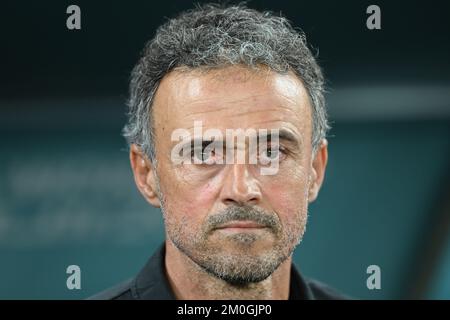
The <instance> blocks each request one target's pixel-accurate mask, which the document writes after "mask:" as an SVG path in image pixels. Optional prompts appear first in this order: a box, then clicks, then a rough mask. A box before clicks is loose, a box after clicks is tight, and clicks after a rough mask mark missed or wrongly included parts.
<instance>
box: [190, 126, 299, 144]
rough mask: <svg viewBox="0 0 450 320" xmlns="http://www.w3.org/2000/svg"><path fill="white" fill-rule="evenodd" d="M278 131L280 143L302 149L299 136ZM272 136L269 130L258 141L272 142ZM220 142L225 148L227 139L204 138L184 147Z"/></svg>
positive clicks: (284, 130) (281, 130)
mask: <svg viewBox="0 0 450 320" xmlns="http://www.w3.org/2000/svg"><path fill="white" fill-rule="evenodd" d="M272 130H273V129H272ZM278 130H279V131H278V138H279V140H280V141H284V142H287V143H289V144H291V146H292V147H296V148H300V147H301V145H302V141H301V140H300V139H298V138H297V135H295V134H294V133H292V132H291V131H290V130H286V129H284V128H281V129H278ZM271 134H272V132H271V129H267V133H265V134H261V133H259V134H258V135H257V139H258V141H260V139H262V138H265V139H266V141H269V142H270V140H271V139H270V138H271ZM220 142H221V143H222V145H223V146H225V145H226V138H225V139H222V140H218V139H203V138H202V137H198V138H192V139H191V140H190V141H187V142H186V143H184V144H183V146H188V145H191V147H193V146H194V145H195V143H197V144H198V145H200V146H202V147H203V148H204V147H206V146H208V145H209V144H211V143H220Z"/></svg>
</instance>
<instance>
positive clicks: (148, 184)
mask: <svg viewBox="0 0 450 320" xmlns="http://www.w3.org/2000/svg"><path fill="white" fill-rule="evenodd" d="M130 163H131V169H132V170H133V175H134V182H135V183H136V186H137V188H138V189H139V191H140V192H141V194H142V195H143V196H144V198H145V199H146V200H147V201H148V202H149V203H150V204H151V205H152V206H154V207H157V208H159V207H160V206H161V203H160V202H159V198H158V189H157V184H156V177H155V175H156V173H155V172H154V169H153V166H152V163H151V161H150V160H149V159H148V157H147V156H146V155H145V154H144V153H143V152H142V150H141V148H139V147H138V146H137V145H135V144H132V145H131V148H130Z"/></svg>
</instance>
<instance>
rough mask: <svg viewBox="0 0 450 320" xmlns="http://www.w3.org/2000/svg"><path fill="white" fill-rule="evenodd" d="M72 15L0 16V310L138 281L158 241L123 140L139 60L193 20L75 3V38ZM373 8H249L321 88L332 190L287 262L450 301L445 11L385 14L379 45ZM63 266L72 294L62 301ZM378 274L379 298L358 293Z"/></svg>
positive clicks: (266, 4) (28, 7) (155, 216)
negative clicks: (159, 31)
mask: <svg viewBox="0 0 450 320" xmlns="http://www.w3.org/2000/svg"><path fill="white" fill-rule="evenodd" d="M406 3H407V5H406ZM69 4H71V3H69V2H64V1H62V2H61V3H59V4H57V5H56V4H53V3H50V2H48V3H45V2H39V4H38V3H31V4H21V3H20V2H6V3H5V4H4V5H3V6H4V8H5V12H8V13H9V14H8V17H5V18H4V19H2V22H1V23H2V24H5V27H3V26H2V28H0V30H2V32H5V31H6V30H13V31H11V32H7V33H5V34H4V35H2V39H4V42H3V44H2V46H4V50H3V51H2V53H1V54H2V60H3V61H6V62H7V63H6V64H5V67H4V69H3V72H1V83H0V84H1V88H2V91H0V92H1V96H0V97H1V100H0V299H81V298H85V297H88V296H90V295H92V294H94V293H96V292H98V291H100V290H103V289H105V288H107V287H109V286H112V285H114V284H116V283H118V282H120V281H122V280H125V279H127V278H130V277H132V276H134V275H135V274H136V273H137V272H138V271H139V270H140V268H141V267H142V266H143V265H144V263H145V261H146V260H147V259H148V257H149V256H150V255H151V254H152V253H153V251H154V250H155V249H156V248H157V246H159V245H160V243H161V242H162V241H163V239H164V227H163V223H162V218H161V214H160V212H159V210H156V209H153V208H151V207H150V206H149V205H148V204H147V203H146V202H145V201H144V200H143V198H142V197H141V196H140V194H139V193H138V191H137V189H136V187H135V185H134V182H133V178H132V174H131V169H130V166H129V162H128V154H127V152H126V150H125V147H126V146H125V142H124V140H123V138H122V137H121V136H120V130H121V127H122V125H123V124H124V123H125V116H124V113H125V106H124V101H125V97H126V90H127V80H128V74H129V71H130V70H131V68H132V66H133V64H134V63H135V62H136V60H137V57H138V53H139V50H140V49H141V48H142V46H143V44H144V42H145V41H146V40H147V39H149V38H150V36H151V35H152V33H153V30H154V28H155V27H156V26H157V25H158V24H159V23H161V22H162V21H164V19H163V18H164V16H172V15H173V14H174V13H176V12H178V11H180V10H182V9H186V8H189V7H191V5H190V3H189V2H186V1H184V2H182V1H172V2H167V3H165V4H164V5H163V4H160V5H158V6H155V5H152V4H150V3H148V2H146V1H138V2H136V3H135V4H134V5H130V4H129V3H125V2H122V3H119V2H118V3H107V2H103V3H102V2H100V3H99V4H92V2H91V3H90V2H87V1H79V2H78V4H79V5H80V7H81V9H82V14H83V22H82V26H83V27H82V30H81V31H80V32H79V33H73V32H68V31H67V30H66V29H65V18H66V15H65V8H66V7H67V6H68V5H69ZM369 4H371V3H370V2H365V1H358V2H357V1H349V2H346V4H345V5H343V4H341V5H337V4H335V3H332V2H320V1H319V2H317V3H311V2H308V3H307V2H298V3H292V2H291V3H290V2H285V1H277V2H273V1H254V2H250V3H249V5H250V6H251V7H255V8H259V9H271V10H274V11H279V10H281V11H283V12H285V13H286V14H287V15H288V17H289V18H290V19H291V20H293V21H294V24H295V25H297V26H300V27H302V28H303V29H304V30H305V32H306V34H307V36H308V39H309V40H310V41H311V42H312V44H313V45H314V46H315V47H316V48H319V49H320V56H319V57H320V58H319V62H320V63H321V65H322V66H323V67H324V70H325V73H326V75H327V78H328V79H329V87H330V88H331V89H330V92H329V93H328V105H329V110H330V115H331V120H332V121H333V122H332V127H333V129H332V130H331V132H330V137H329V156H330V158H329V165H328V170H327V175H326V179H325V183H324V186H323V189H322V191H321V193H320V196H319V198H318V200H317V201H316V202H315V203H314V204H313V205H311V207H310V218H309V223H308V227H307V231H306V235H305V238H304V240H303V242H302V244H301V245H300V246H299V247H298V248H297V250H296V252H295V255H294V258H295V261H296V263H297V264H298V265H299V267H300V269H301V271H302V272H303V273H304V274H305V275H307V276H310V277H314V278H317V279H319V280H321V281H324V282H326V283H329V284H330V285H332V286H334V287H336V288H337V289H339V290H340V291H342V292H344V293H347V294H349V295H351V296H353V297H356V298H363V299H405V298H425V299H450V233H449V220H450V161H449V159H450V139H449V137H450V100H449V92H450V90H449V89H450V72H449V70H450V66H449V62H448V56H450V50H449V42H448V32H447V31H446V30H449V29H446V28H447V27H448V23H447V22H446V21H447V19H446V17H445V14H446V13H447V12H450V10H449V9H448V5H447V4H446V3H445V2H444V1H436V2H435V3H434V4H433V5H430V6H427V7H424V6H423V4H422V5H419V2H404V3H401V2H400V3H399V4H392V3H388V2H379V5H380V6H381V8H382V17H383V20H382V21H383V22H382V28H383V29H382V30H381V31H379V32H378V33H370V32H369V31H367V29H365V18H366V15H365V8H366V7H367V6H368V5H369ZM21 17H23V19H19V18H21ZM420 17H426V19H427V20H426V21H425V22H424V21H423V20H420V19H418V18H420ZM17 21H20V23H18V22H17ZM424 39H426V43H427V45H424V43H423V42H422V41H425V40H424ZM72 264H76V265H79V266H80V268H81V277H82V278H81V286H82V289H81V290H68V289H67V287H66V279H67V277H68V275H67V274H66V268H67V266H69V265H72ZM372 264H375V265H379V266H380V268H381V286H382V288H381V290H368V289H367V287H366V279H367V277H368V274H367V273H366V268H367V267H368V266H369V265H372Z"/></svg>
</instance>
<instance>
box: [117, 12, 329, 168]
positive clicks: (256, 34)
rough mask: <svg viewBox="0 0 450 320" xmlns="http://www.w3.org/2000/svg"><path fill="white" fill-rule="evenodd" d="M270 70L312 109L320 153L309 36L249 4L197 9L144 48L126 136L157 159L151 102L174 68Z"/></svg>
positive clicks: (318, 86)
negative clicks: (295, 80)
mask: <svg viewBox="0 0 450 320" xmlns="http://www.w3.org/2000/svg"><path fill="white" fill-rule="evenodd" d="M237 64H239V65H244V66H246V67H249V68H255V67H256V68H257V66H261V65H262V66H266V67H268V68H269V69H270V70H273V71H275V72H278V73H286V72H289V71H292V72H294V73H295V74H296V75H297V76H298V77H299V78H300V79H301V80H302V82H303V85H304V86H305V88H306V90H307V92H308V94H309V98H310V100H311V105H312V109H313V110H312V146H313V150H314V151H316V150H317V147H318V145H319V144H320V141H321V139H323V138H325V137H326V134H327V131H328V129H329V126H328V121H327V112H326V108H325V99H324V78H323V75H322V71H321V69H320V67H319V66H318V64H317V63H316V61H315V58H314V56H313V55H312V53H311V51H310V50H309V49H308V46H307V43H306V38H305V35H304V33H303V32H302V31H298V30H295V29H294V28H293V27H292V26H291V24H290V22H289V21H288V20H287V19H286V18H284V17H282V16H276V15H274V14H273V13H271V12H268V11H266V12H259V11H256V10H253V9H249V8H247V7H246V6H245V4H237V5H231V6H228V5H223V4H205V5H197V6H196V7H195V8H194V9H191V10H188V11H185V12H182V13H181V14H180V15H178V16H177V17H175V18H173V19H170V20H168V21H167V22H166V23H164V24H163V25H161V26H160V27H159V28H158V29H157V31H156V35H155V36H154V38H153V39H151V40H150V41H149V42H148V43H147V44H146V46H145V48H144V50H143V52H142V56H141V58H140V60H139V62H138V63H137V64H136V66H135V67H134V69H133V71H132V74H131V81H130V95H129V100H128V107H129V110H128V122H127V124H126V125H125V127H124V129H123V135H124V137H125V138H126V139H127V142H128V144H136V145H138V146H139V147H140V148H141V149H142V150H143V152H144V153H145V154H146V155H147V156H148V157H149V158H150V159H152V160H154V159H155V148H154V130H153V128H154V123H153V117H152V102H153V98H154V96H155V93H156V90H157V89H158V86H159V83H160V82H161V79H162V78H163V77H164V76H165V75H167V74H168V73H169V72H171V71H172V70H173V69H175V68H188V69H199V68H205V69H208V68H223V67H226V66H231V65H237Z"/></svg>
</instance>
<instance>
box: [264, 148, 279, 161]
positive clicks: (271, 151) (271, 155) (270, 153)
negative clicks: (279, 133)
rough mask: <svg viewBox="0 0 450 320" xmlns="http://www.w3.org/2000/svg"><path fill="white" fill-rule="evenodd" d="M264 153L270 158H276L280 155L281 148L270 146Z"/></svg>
mask: <svg viewBox="0 0 450 320" xmlns="http://www.w3.org/2000/svg"><path fill="white" fill-rule="evenodd" d="M264 153H265V154H264V155H265V156H266V157H267V158H270V159H276V158H278V156H279V153H280V150H279V149H278V148H277V149H271V148H269V149H267V150H266V151H265V152H264Z"/></svg>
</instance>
